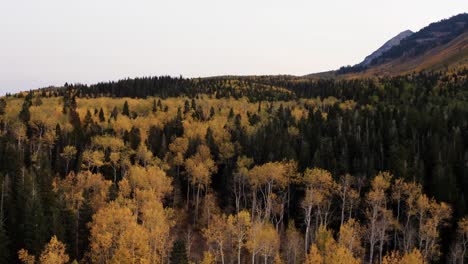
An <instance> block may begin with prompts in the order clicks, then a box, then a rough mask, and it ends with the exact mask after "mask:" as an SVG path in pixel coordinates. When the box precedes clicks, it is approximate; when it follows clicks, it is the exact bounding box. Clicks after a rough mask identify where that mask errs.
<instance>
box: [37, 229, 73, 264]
mask: <svg viewBox="0 0 468 264" xmlns="http://www.w3.org/2000/svg"><path fill="white" fill-rule="evenodd" d="M68 260H69V257H68V255H67V254H66V253H65V245H64V244H63V243H62V242H60V241H59V240H58V239H57V237H56V236H53V237H52V238H51V239H50V242H49V243H48V244H47V245H46V246H45V248H44V250H43V251H42V253H41V256H40V257H39V262H40V263H43V264H65V263H68Z"/></svg>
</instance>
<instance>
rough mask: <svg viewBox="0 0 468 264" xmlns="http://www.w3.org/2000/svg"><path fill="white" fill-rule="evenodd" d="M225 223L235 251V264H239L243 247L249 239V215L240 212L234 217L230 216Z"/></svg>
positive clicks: (250, 223)
mask: <svg viewBox="0 0 468 264" xmlns="http://www.w3.org/2000/svg"><path fill="white" fill-rule="evenodd" d="M227 222H228V227H229V229H230V233H231V234H232V236H233V240H234V243H235V246H236V249H237V263H238V264H240V263H241V252H242V248H244V247H245V245H246V243H247V241H248V239H249V234H250V229H251V227H252V222H251V221H250V214H249V212H247V211H240V212H239V213H238V214H236V215H230V216H229V217H228V220H227Z"/></svg>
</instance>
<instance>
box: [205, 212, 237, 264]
mask: <svg viewBox="0 0 468 264" xmlns="http://www.w3.org/2000/svg"><path fill="white" fill-rule="evenodd" d="M229 231H230V229H229V226H228V222H227V218H226V216H225V215H213V217H212V219H211V222H210V223H209V224H208V226H207V227H206V228H204V229H203V230H202V234H203V237H204V238H205V240H206V242H207V243H208V245H209V246H210V248H213V249H214V251H215V252H216V255H217V256H219V258H220V259H221V263H224V260H225V253H224V252H225V250H226V249H227V247H228V240H229V239H230V238H231V233H230V232H229Z"/></svg>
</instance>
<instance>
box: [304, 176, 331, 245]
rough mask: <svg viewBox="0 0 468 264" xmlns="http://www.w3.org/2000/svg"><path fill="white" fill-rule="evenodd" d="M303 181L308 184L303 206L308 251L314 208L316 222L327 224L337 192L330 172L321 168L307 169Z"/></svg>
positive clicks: (305, 239)
mask: <svg viewBox="0 0 468 264" xmlns="http://www.w3.org/2000/svg"><path fill="white" fill-rule="evenodd" d="M303 181H304V184H305V186H306V193H305V197H304V200H303V201H302V203H301V207H302V209H303V210H304V222H305V226H306V232H305V237H304V250H305V251H307V249H308V248H309V244H310V243H309V241H310V238H311V235H312V234H311V233H312V232H311V227H312V226H311V225H312V218H313V216H314V212H313V209H315V211H316V212H315V217H316V224H317V225H327V223H328V218H329V213H330V209H331V202H332V199H331V198H332V196H333V194H334V192H335V189H336V188H335V187H336V183H335V182H334V181H333V178H332V176H331V173H330V172H328V171H326V170H323V169H319V168H313V169H306V170H305V172H304V176H303Z"/></svg>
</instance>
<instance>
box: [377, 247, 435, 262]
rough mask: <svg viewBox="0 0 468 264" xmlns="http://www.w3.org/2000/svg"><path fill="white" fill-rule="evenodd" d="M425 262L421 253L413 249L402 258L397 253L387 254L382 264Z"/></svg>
mask: <svg viewBox="0 0 468 264" xmlns="http://www.w3.org/2000/svg"><path fill="white" fill-rule="evenodd" d="M425 263H426V261H425V260H424V258H423V256H422V254H421V252H420V251H419V250H417V249H413V250H412V251H410V252H408V253H406V254H404V255H403V256H401V255H400V253H399V252H398V251H392V252H390V253H389V254H387V255H386V256H385V257H384V258H383V260H382V264H425Z"/></svg>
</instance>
